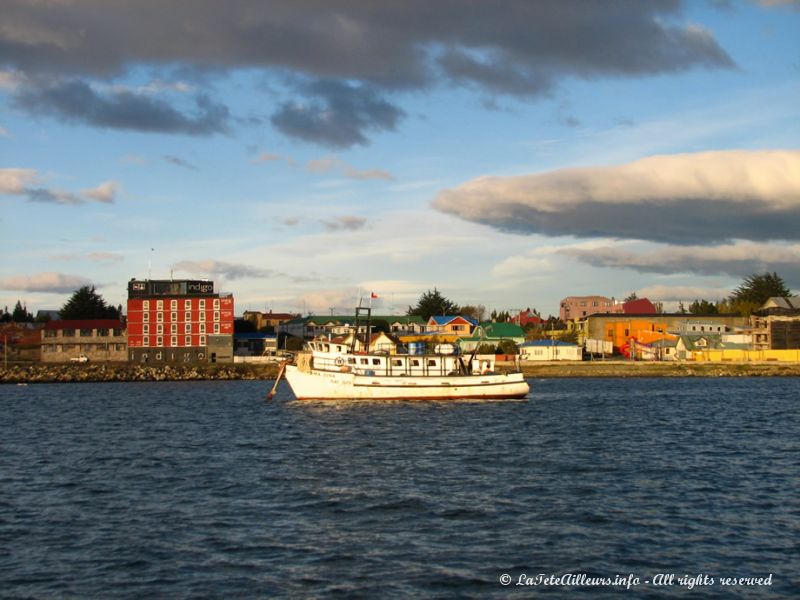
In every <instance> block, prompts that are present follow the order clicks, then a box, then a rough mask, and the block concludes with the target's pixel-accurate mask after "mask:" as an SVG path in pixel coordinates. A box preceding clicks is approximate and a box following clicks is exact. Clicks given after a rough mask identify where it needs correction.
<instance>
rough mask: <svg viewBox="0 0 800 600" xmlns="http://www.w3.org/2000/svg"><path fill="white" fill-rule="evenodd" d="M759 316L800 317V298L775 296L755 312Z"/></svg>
mask: <svg viewBox="0 0 800 600" xmlns="http://www.w3.org/2000/svg"><path fill="white" fill-rule="evenodd" d="M755 312H756V314H757V315H760V316H769V315H800V296H787V297H785V298H784V297H781V296H774V297H772V298H768V299H767V301H766V302H765V303H764V304H763V305H761V307H760V308H759V309H758V310H757V311H755Z"/></svg>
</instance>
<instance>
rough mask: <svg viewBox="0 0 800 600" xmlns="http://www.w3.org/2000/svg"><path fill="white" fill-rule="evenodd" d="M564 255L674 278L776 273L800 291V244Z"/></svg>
mask: <svg viewBox="0 0 800 600" xmlns="http://www.w3.org/2000/svg"><path fill="white" fill-rule="evenodd" d="M560 253H561V254H563V255H566V256H571V257H573V258H576V259H577V260H579V261H581V262H583V263H585V264H588V265H590V266H593V267H604V268H613V269H631V270H634V271H638V272H640V273H659V274H665V275H672V274H678V273H689V274H693V275H720V274H725V275H730V276H732V277H744V276H747V275H750V274H752V273H764V272H766V271H776V272H778V273H780V275H781V277H782V278H784V280H785V281H786V282H787V284H788V285H789V286H792V287H800V244H759V243H753V242H738V243H734V244H725V245H721V246H714V247H704V246H677V247H676V246H669V247H661V248H657V249H654V250H641V249H637V250H632V249H627V248H619V247H614V246H606V247H600V248H593V249H582V248H567V249H564V250H561V251H560Z"/></svg>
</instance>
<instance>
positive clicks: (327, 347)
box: [322, 344, 331, 352]
mask: <svg viewBox="0 0 800 600" xmlns="http://www.w3.org/2000/svg"><path fill="white" fill-rule="evenodd" d="M322 350H323V351H325V352H330V351H331V347H330V346H328V344H322Z"/></svg>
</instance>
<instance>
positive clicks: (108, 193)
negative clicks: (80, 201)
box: [81, 181, 120, 204]
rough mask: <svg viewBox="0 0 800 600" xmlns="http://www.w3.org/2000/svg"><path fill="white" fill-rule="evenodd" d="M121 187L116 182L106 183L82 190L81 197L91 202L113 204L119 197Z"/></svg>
mask: <svg viewBox="0 0 800 600" xmlns="http://www.w3.org/2000/svg"><path fill="white" fill-rule="evenodd" d="M119 187H120V185H119V183H117V182H116V181H106V182H104V183H101V184H100V185H98V186H97V187H93V188H90V189H86V190H81V196H83V197H84V198H87V199H89V200H96V201H97V202H103V203H104V204H111V203H112V202H114V197H115V196H116V195H117V192H118V191H119Z"/></svg>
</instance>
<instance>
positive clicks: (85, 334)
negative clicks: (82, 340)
mask: <svg viewBox="0 0 800 600" xmlns="http://www.w3.org/2000/svg"><path fill="white" fill-rule="evenodd" d="M81 337H92V330H91V329H81Z"/></svg>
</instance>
